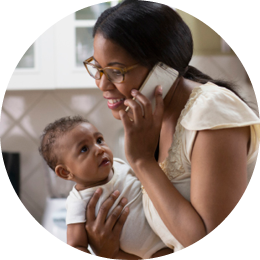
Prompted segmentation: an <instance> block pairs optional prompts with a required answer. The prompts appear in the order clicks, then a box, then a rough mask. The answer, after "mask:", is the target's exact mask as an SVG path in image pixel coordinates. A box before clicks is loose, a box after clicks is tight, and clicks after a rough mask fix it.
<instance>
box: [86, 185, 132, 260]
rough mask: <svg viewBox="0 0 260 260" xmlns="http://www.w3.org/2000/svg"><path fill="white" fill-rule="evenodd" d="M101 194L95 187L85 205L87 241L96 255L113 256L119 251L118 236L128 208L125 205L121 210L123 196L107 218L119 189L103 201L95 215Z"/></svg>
mask: <svg viewBox="0 0 260 260" xmlns="http://www.w3.org/2000/svg"><path fill="white" fill-rule="evenodd" d="M101 194H102V189H101V188H99V189H97V191H96V192H95V193H94V195H93V196H92V198H91V199H90V201H89V203H88V205H87V211H86V219H87V222H86V230H87V234H88V242H89V244H90V246H91V248H92V250H93V252H94V253H95V254H96V255H97V256H101V257H106V258H114V257H115V256H116V255H117V254H118V252H119V238H120V234H121V230H122V228H123V226H124V223H125V221H126V218H127V216H128V213H129V208H128V207H126V208H125V209H124V211H123V212H122V209H123V207H124V206H125V205H126V203H127V199H126V198H123V199H122V200H121V201H120V203H119V204H118V206H117V207H115V209H114V210H113V211H112V212H111V214H110V216H109V217H108V218H107V214H108V211H109V210H110V208H111V207H112V206H113V204H114V203H115V201H116V199H117V198H118V196H119V191H115V192H114V193H112V194H111V195H110V196H109V198H108V199H107V200H106V201H105V202H103V204H102V205H101V207H100V210H99V212H98V215H97V217H96V216H95V208H96V204H97V201H98V200H99V198H100V195H101ZM121 213H122V214H121ZM120 214H121V216H120ZM119 216H120V217H119Z"/></svg>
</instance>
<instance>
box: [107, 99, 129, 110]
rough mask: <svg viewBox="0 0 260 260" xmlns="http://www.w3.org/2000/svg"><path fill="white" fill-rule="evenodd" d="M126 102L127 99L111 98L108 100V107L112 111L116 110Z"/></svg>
mask: <svg viewBox="0 0 260 260" xmlns="http://www.w3.org/2000/svg"><path fill="white" fill-rule="evenodd" d="M124 101H125V98H120V99H112V98H109V99H108V100H107V106H108V108H110V109H116V108H117V107H119V106H121V105H122V104H123V103H124Z"/></svg>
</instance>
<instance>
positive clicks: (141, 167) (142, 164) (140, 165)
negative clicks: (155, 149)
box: [130, 157, 158, 176]
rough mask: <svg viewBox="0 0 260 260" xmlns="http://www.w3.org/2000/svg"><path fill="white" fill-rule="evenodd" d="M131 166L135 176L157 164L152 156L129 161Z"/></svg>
mask: <svg viewBox="0 0 260 260" xmlns="http://www.w3.org/2000/svg"><path fill="white" fill-rule="evenodd" d="M130 165H131V167H132V168H133V170H134V172H135V174H136V175H137V176H139V175H142V174H145V173H146V171H147V170H149V169H152V168H154V167H156V166H158V162H157V161H156V160H155V158H154V157H152V158H141V159H138V160H136V161H135V162H134V163H132V164H131V163H130Z"/></svg>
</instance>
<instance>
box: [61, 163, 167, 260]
mask: <svg viewBox="0 0 260 260" xmlns="http://www.w3.org/2000/svg"><path fill="white" fill-rule="evenodd" d="M113 170H114V175H113V177H112V179H111V180H110V181H109V182H108V183H106V184H104V185H101V186H96V187H92V188H89V189H86V190H82V191H77V190H76V188H75V186H74V187H73V189H72V191H71V192H70V194H69V196H68V198H67V217H66V224H67V225H68V224H73V223H84V222H86V206H87V203H88V201H89V200H90V198H91V197H92V195H93V193H94V192H95V191H96V190H97V188H98V187H102V189H103V193H102V195H101V197H100V199H99V200H98V203H97V206H96V211H95V214H96V216H97V213H98V211H99V208H100V206H101V204H102V203H103V202H104V201H105V200H106V199H107V198H108V197H109V196H110V194H111V193H112V192H114V191H115V190H119V191H120V195H119V197H118V199H117V200H116V202H115V203H114V205H113V206H112V208H111V209H110V211H109V212H108V216H109V215H110V213H111V211H112V210H113V209H114V208H115V206H117V204H118V203H119V201H120V200H121V199H122V198H123V197H125V198H127V199H128V204H127V205H126V206H128V207H129V210H130V211H129V215H128V217H127V219H126V222H125V224H124V227H123V229H122V233H121V237H120V248H121V249H122V250H123V251H125V252H126V253H129V254H134V255H137V256H139V257H141V258H144V259H148V258H150V257H151V256H152V254H154V253H155V252H157V251H158V250H160V249H162V248H165V247H166V246H165V244H164V243H163V242H162V241H161V239H160V238H159V237H158V236H157V235H156V234H155V233H154V232H153V231H152V229H151V228H150V226H149V224H148V222H147V220H146V218H145V215H144V211H143V204H142V189H141V183H140V181H139V180H138V179H137V178H136V176H135V174H134V173H133V171H132V169H131V168H130V167H129V165H127V164H126V163H125V162H124V161H122V160H120V159H117V158H114V163H113ZM126 206H125V207H126Z"/></svg>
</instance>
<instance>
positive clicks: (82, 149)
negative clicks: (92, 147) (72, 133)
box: [80, 145, 88, 153]
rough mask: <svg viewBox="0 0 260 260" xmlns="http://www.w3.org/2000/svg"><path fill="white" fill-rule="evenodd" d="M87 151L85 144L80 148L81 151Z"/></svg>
mask: <svg viewBox="0 0 260 260" xmlns="http://www.w3.org/2000/svg"><path fill="white" fill-rule="evenodd" d="M87 151H88V147H87V146H86V145H84V146H83V147H82V148H81V151H80V152H81V153H85V152H87Z"/></svg>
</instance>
